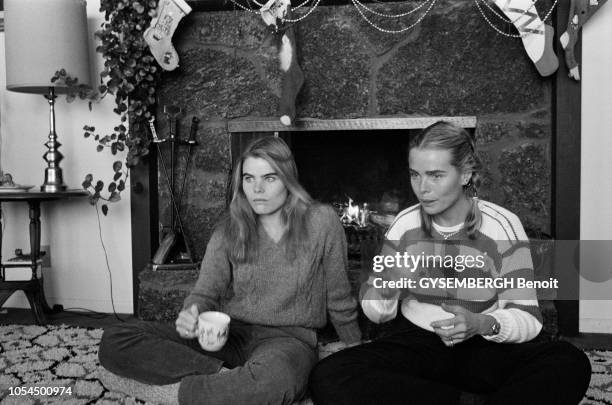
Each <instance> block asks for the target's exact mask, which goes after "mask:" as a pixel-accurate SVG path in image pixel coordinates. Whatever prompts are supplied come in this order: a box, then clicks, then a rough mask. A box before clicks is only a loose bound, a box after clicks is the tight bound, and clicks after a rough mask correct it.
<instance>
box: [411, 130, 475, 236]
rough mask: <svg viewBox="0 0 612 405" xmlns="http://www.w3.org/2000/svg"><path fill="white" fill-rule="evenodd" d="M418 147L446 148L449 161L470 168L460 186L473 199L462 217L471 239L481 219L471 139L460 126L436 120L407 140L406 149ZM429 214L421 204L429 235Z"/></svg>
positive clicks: (426, 230) (424, 229)
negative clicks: (470, 173)
mask: <svg viewBox="0 0 612 405" xmlns="http://www.w3.org/2000/svg"><path fill="white" fill-rule="evenodd" d="M414 148H419V149H426V148H427V149H440V150H448V151H449V152H450V154H451V162H450V163H451V165H452V166H454V167H456V168H457V169H458V170H459V171H461V172H472V175H471V176H470V179H469V181H468V182H467V184H466V185H464V186H463V193H464V195H465V196H466V197H468V198H469V199H470V201H471V203H472V205H471V209H470V211H469V212H468V213H467V215H466V217H465V221H464V223H465V229H466V232H467V234H468V237H469V238H470V239H474V238H475V237H476V231H478V229H479V228H480V224H481V223H482V213H481V212H480V209H479V208H478V200H477V197H478V187H479V186H480V171H481V170H482V163H481V161H480V159H479V158H478V155H476V148H475V145H474V140H473V139H472V137H471V135H470V134H469V133H468V132H467V131H466V130H465V129H463V128H461V127H458V126H456V125H454V124H452V123H450V122H447V121H438V122H436V123H435V124H432V125H430V126H429V127H427V128H425V129H424V130H423V131H421V133H419V134H418V135H417V136H415V137H414V138H413V139H411V140H410V145H409V146H408V151H410V150H412V149H414ZM431 224H432V218H431V216H430V215H429V214H427V213H426V212H425V210H424V209H423V207H421V228H422V229H423V231H424V232H425V234H426V235H428V236H430V237H431V235H432V232H431V229H432V225H431Z"/></svg>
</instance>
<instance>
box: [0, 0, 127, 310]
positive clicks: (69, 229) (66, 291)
mask: <svg viewBox="0 0 612 405" xmlns="http://www.w3.org/2000/svg"><path fill="white" fill-rule="evenodd" d="M87 3H88V5H87V10H88V20H89V21H88V23H89V29H90V38H91V40H90V53H91V60H92V61H94V60H95V66H92V69H95V74H94V75H93V76H92V77H94V78H97V77H99V76H98V72H99V71H100V67H101V66H102V59H101V57H100V55H98V54H96V53H95V44H94V41H93V32H94V31H95V30H96V29H97V27H99V25H100V22H101V21H102V15H101V14H100V13H99V11H98V10H99V8H100V3H99V0H89V1H88V2H87ZM3 37H4V34H3V33H2V44H4V38H3ZM2 46H3V45H2ZM2 54H4V49H2ZM92 65H94V64H93V63H92ZM58 68H59V67H58ZM2 69H4V66H3V67H2ZM1 77H2V79H1V80H2V81H4V80H5V74H4V72H1ZM2 92H3V95H2V97H3V105H2V123H1V124H2V126H1V131H2V150H1V160H0V162H1V166H2V169H3V170H4V171H5V172H9V173H11V174H12V175H13V176H14V179H15V181H16V182H17V183H20V184H32V185H36V186H39V185H40V184H42V183H43V181H44V168H45V166H46V163H45V162H44V161H43V159H42V155H43V153H44V152H45V150H46V148H45V147H44V146H43V143H44V142H46V139H47V134H48V132H49V126H48V125H49V124H48V106H47V102H46V100H45V99H44V98H43V97H42V96H33V95H27V94H20V93H13V92H7V91H6V89H5V86H2ZM112 106H113V102H112V98H108V99H105V100H103V102H102V103H101V104H96V105H94V107H93V111H92V112H90V111H89V110H88V107H87V103H84V102H78V101H76V102H74V103H72V104H67V103H66V101H65V100H64V99H63V98H59V99H58V102H57V103H56V122H57V124H56V127H57V133H58V136H59V141H60V143H62V144H63V145H62V147H61V148H60V151H61V152H62V154H63V155H64V160H63V161H62V162H61V167H62V168H63V173H64V182H65V183H66V184H67V185H68V186H69V187H70V188H80V187H81V186H80V184H81V182H82V181H83V179H84V177H85V175H86V174H87V173H93V174H94V177H102V180H104V181H105V182H108V180H110V175H111V174H112V170H111V165H112V162H113V161H114V160H117V158H118V157H117V156H112V155H111V154H110V153H106V152H103V153H98V152H96V145H95V144H94V142H93V141H92V140H91V139H85V138H84V137H83V130H82V127H83V125H85V124H89V125H93V126H95V127H96V129H98V130H99V131H107V130H108V131H111V130H112V127H113V126H114V125H116V123H118V122H119V120H118V116H117V115H115V114H114V113H113V112H112ZM119 159H121V157H119ZM105 176H108V178H105ZM127 189H128V190H129V184H128V185H127ZM123 199H124V200H123V201H121V202H120V203H119V204H113V205H112V206H111V209H110V213H109V216H108V217H104V216H103V215H102V214H101V213H100V222H101V231H102V237H103V241H104V245H105V247H106V251H107V254H108V261H109V266H110V270H111V272H112V277H113V297H114V304H115V309H116V311H117V312H119V313H131V312H133V303H132V256H131V224H130V201H129V193H123ZM2 209H3V210H2V216H3V221H4V224H3V226H4V240H3V246H2V248H3V253H4V255H5V256H8V255H9V254H11V255H12V252H13V251H14V250H15V248H18V247H21V248H23V249H24V251H29V239H28V233H27V227H28V223H29V219H28V214H27V208H26V206H25V205H21V204H14V203H11V204H8V203H5V204H3V206H2ZM41 222H42V244H43V245H50V247H51V262H52V263H51V264H52V267H51V268H50V269H46V270H45V273H44V275H45V293H46V295H47V299H48V301H49V303H50V304H51V305H53V304H62V305H64V307H66V308H68V307H81V308H87V309H91V310H95V311H104V312H112V310H113V308H112V305H111V300H110V294H111V293H110V291H111V290H110V280H109V274H108V270H107V267H106V260H105V256H104V251H103V248H102V244H101V241H100V237H99V231H98V219H97V216H96V210H95V208H94V207H92V206H91V205H89V203H88V202H87V199H86V198H83V199H78V200H72V201H61V202H52V203H44V204H43V205H42V219H41ZM5 306H27V301H26V300H25V297H24V296H23V294H22V293H21V292H19V293H16V294H14V295H13V297H12V298H11V299H10V300H9V301H8V302H7V303H6V304H5Z"/></svg>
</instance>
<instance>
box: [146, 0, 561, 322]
mask: <svg viewBox="0 0 612 405" xmlns="http://www.w3.org/2000/svg"><path fill="white" fill-rule="evenodd" d="M440 5H441V6H440V7H436V8H434V9H432V12H431V13H430V14H429V15H428V17H427V18H426V19H424V20H423V22H422V23H421V24H419V26H418V28H417V29H415V30H412V31H408V32H406V33H405V34H402V35H396V36H389V35H384V34H382V33H379V32H377V31H373V30H372V29H371V27H370V26H369V25H367V24H363V22H362V20H361V18H360V17H359V15H357V14H356V13H354V9H353V8H352V6H350V5H349V6H342V5H340V6H329V7H327V6H319V7H317V9H316V10H315V11H314V12H313V13H312V15H311V16H310V17H309V18H306V19H304V20H303V21H301V22H300V23H299V24H297V25H296V27H297V32H296V37H297V42H298V47H299V49H298V51H299V53H298V60H299V62H300V65H301V67H302V69H303V71H304V75H305V82H304V87H303V88H302V90H301V92H300V94H299V96H298V99H297V103H296V108H297V115H298V118H300V119H298V120H297V125H296V126H295V127H292V128H286V127H283V126H282V125H281V124H280V122H279V121H278V117H277V115H278V101H279V98H278V95H279V94H280V91H279V84H280V80H279V69H278V61H277V59H276V56H277V54H276V51H275V49H270V48H267V47H265V46H263V45H262V39H263V37H264V36H265V27H264V25H263V23H261V21H260V20H259V19H258V16H257V15H251V13H242V12H239V11H225V12H193V13H192V14H190V15H189V17H188V18H185V19H184V20H183V21H182V22H181V25H180V26H179V28H178V29H177V31H176V33H175V35H174V37H173V44H174V45H175V47H176V49H177V51H178V53H179V55H180V58H181V64H180V67H179V69H177V70H176V71H173V72H170V73H166V74H165V76H164V82H163V84H162V85H161V86H160V88H159V89H158V99H159V117H163V105H167V104H175V105H178V106H180V107H183V108H184V110H185V117H183V118H182V119H181V120H180V122H179V129H178V132H179V134H183V135H182V136H186V135H187V134H188V133H189V125H190V122H191V120H190V118H191V116H197V117H198V118H200V129H199V132H198V135H197V141H198V144H199V146H198V147H197V148H195V150H194V155H193V160H192V166H191V168H190V170H189V172H188V176H187V180H186V192H185V195H184V199H183V203H182V204H183V206H182V207H181V211H182V212H183V213H184V216H185V217H184V223H185V225H186V228H187V233H188V237H189V240H190V241H191V243H192V247H193V249H192V251H194V253H195V256H196V258H198V259H200V258H201V257H202V256H203V254H204V251H205V248H206V244H207V242H208V239H209V238H210V234H211V232H212V229H213V227H214V225H215V223H216V221H217V220H218V218H219V217H220V215H221V214H222V213H223V212H224V210H225V207H226V198H227V189H228V181H229V173H230V171H231V165H232V159H233V158H234V157H235V156H237V153H239V151H240V148H241V147H243V146H244V144H245V143H247V142H248V141H249V140H250V139H251V138H252V137H254V136H261V135H262V134H274V133H275V132H277V133H278V134H279V136H282V137H283V138H285V139H287V140H288V142H289V143H290V146H291V147H292V149H293V150H294V152H295V154H296V159H297V160H298V165H299V166H300V177H301V181H302V182H303V183H304V184H305V186H306V187H307V188H308V189H309V191H310V192H311V193H312V194H313V196H315V197H316V198H318V199H320V200H322V201H324V202H327V203H333V202H341V203H342V202H348V200H347V198H346V197H347V196H348V197H351V198H352V199H353V200H354V202H355V203H359V204H363V203H364V202H367V203H368V204H371V205H372V209H374V207H375V205H376V204H382V203H386V202H389V203H390V204H389V205H388V207H392V206H393V204H394V203H395V202H396V201H399V202H398V204H397V205H398V206H397V209H401V208H403V207H405V206H407V205H409V204H410V203H411V201H412V200H411V198H412V196H411V195H410V187H409V184H408V182H407V181H408V178H407V176H404V178H402V176H401V173H402V167H401V164H405V162H406V157H405V144H406V143H407V142H408V140H409V138H410V134H411V132H413V131H416V130H418V129H419V128H424V127H425V126H427V125H428V124H429V123H433V120H435V119H436V118H435V117H438V116H454V117H463V116H470V118H471V119H472V120H473V123H472V124H471V125H465V124H463V123H461V124H459V125H461V126H463V127H468V128H474V129H473V132H474V136H475V137H476V140H477V142H478V144H479V149H480V151H481V158H482V160H483V162H484V165H485V171H484V176H483V184H482V187H481V192H480V197H481V198H483V199H487V200H490V201H492V202H495V203H498V204H500V205H502V206H504V207H506V208H508V209H510V210H511V211H513V212H515V213H516V214H517V215H518V216H519V217H520V218H521V220H522V222H523V224H524V226H525V227H526V228H531V229H536V230H540V231H543V232H545V233H551V217H552V213H551V208H552V203H551V191H552V189H551V186H552V184H551V179H552V170H551V165H552V156H551V151H552V145H553V137H552V134H553V125H552V122H553V119H554V116H553V115H554V113H555V111H556V110H555V101H554V100H553V94H554V91H555V89H554V88H553V81H552V80H549V79H543V78H542V77H540V76H539V75H538V73H537V71H536V70H535V68H534V67H533V65H532V63H531V61H530V60H529V58H528V57H527V56H526V55H525V52H524V48H523V47H522V43H521V41H520V40H514V39H508V38H506V37H502V36H499V35H491V31H490V27H488V25H486V24H483V23H482V22H481V21H480V20H479V19H478V18H476V17H477V15H476V14H475V13H474V5H473V2H472V1H469V0H445V1H442V2H441V3H440ZM384 7H385V8H386V9H388V10H387V11H386V12H387V13H400V12H402V11H405V9H406V7H407V6H406V3H385V5H384ZM474 117H477V120H478V124H477V125H476V119H475V118H474ZM421 120H429V123H424V122H420V121H421ZM165 121H166V120H165V119H160V120H158V124H159V125H160V128H158V132H159V133H167V128H164V125H166V123H165ZM409 121H412V122H418V123H419V124H418V125H413V126H411V125H412V124H409V123H408V122H409ZM399 134H402V136H399ZM362 137H363V139H364V140H363V143H364V144H368V145H369V146H368V147H367V148H368V149H367V150H366V151H365V152H364V150H363V149H364V148H365V147H364V146H362ZM367 138H369V139H368V140H367V141H366V140H365V139H367ZM378 138H380V139H383V138H384V139H385V142H384V143H385V144H387V145H389V144H391V145H395V146H394V148H393V149H394V150H387V149H384V148H383V147H382V146H381V148H380V149H378V147H379V142H378ZM400 138H401V139H400ZM340 139H343V140H340ZM345 141H346V142H348V144H347V145H346V146H345V143H346V142H345ZM314 147H317V148H318V149H314V150H315V151H316V153H315V152H313V148H314ZM327 148H329V149H330V151H327V150H326V149H327ZM395 148H397V149H395ZM332 149H335V150H336V152H335V153H334V152H332V151H331V150H332ZM340 150H341V151H342V153H340V152H339V151H340ZM366 152H371V156H368V157H371V160H370V161H372V162H381V159H380V156H384V157H388V159H387V160H385V161H384V162H382V163H380V164H379V163H372V164H371V166H370V167H364V165H363V164H362V163H360V162H363V161H364V160H363V156H364V154H365V153H366ZM313 154H316V156H312V155H313ZM334 156H335V162H339V161H343V163H342V164H343V166H342V167H345V166H350V167H351V169H353V170H347V171H346V172H344V169H343V168H340V169H338V170H337V169H334V171H335V172H336V173H337V174H338V175H339V176H338V177H340V178H341V180H338V179H334V180H333V181H336V182H340V183H341V184H342V188H340V189H338V190H335V189H334V188H335V187H336V186H335V185H334V184H333V183H332V179H328V178H327V177H324V178H323V177H321V176H320V175H318V176H316V175H313V174H311V169H310V168H308V167H312V166H314V165H315V164H316V163H314V162H316V161H317V160H316V159H319V158H321V159H322V158H325V159H326V160H328V161H329V160H332V161H334V159H333V158H334ZM304 157H308V158H309V159H310V158H312V159H314V160H312V161H310V162H308V161H306V162H304V161H303V160H304ZM339 157H341V159H339ZM178 159H179V162H182V163H183V164H184V163H185V160H184V159H185V157H184V156H179V157H178ZM181 167H183V166H181ZM356 167H358V168H359V170H354V169H355V168H356ZM404 168H405V166H404ZM362 169H363V170H362ZM379 169H380V171H378V170H379ZM330 170H331V169H330ZM361 172H365V173H367V174H362V173H361ZM389 173H391V174H389ZM404 174H405V172H404ZM387 176H390V177H387ZM336 184H338V183H336ZM157 186H158V187H157V189H158V190H159V194H158V195H157V197H158V199H157V200H156V202H157V203H158V204H157V205H154V209H155V210H157V207H159V210H158V212H156V214H157V213H158V215H156V216H155V218H156V219H158V221H156V223H155V225H156V226H157V227H159V226H161V225H165V224H167V223H168V217H169V213H170V211H169V210H168V207H169V199H168V194H167V192H165V188H166V186H165V184H164V180H163V177H162V176H158V183H157ZM364 190H365V191H364ZM351 194H352V195H351ZM336 199H339V201H335V200H336ZM376 210H380V208H379V207H376ZM390 211H391V210H390ZM143 267H144V266H143ZM141 273H142V276H141V277H140V282H141V287H144V288H141V289H140V291H139V292H137V294H138V296H139V297H141V298H142V299H141V300H140V302H139V303H138V306H139V311H140V314H141V316H142V317H143V318H148V319H151V318H153V319H160V318H163V319H173V316H174V312H173V310H175V308H176V307H177V306H180V302H181V299H182V296H184V295H185V294H186V293H187V291H188V290H189V288H190V286H191V284H192V283H193V280H194V278H195V276H196V275H197V271H196V272H194V273H193V274H187V273H185V274H181V275H179V274H167V273H165V274H153V273H151V272H145V271H141ZM158 273H159V272H158ZM136 288H137V287H136Z"/></svg>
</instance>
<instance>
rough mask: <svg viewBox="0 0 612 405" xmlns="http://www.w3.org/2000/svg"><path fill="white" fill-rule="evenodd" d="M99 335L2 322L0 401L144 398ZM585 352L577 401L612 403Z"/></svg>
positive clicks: (593, 356)
mask: <svg viewBox="0 0 612 405" xmlns="http://www.w3.org/2000/svg"><path fill="white" fill-rule="evenodd" d="M101 336H102V329H84V328H78V327H72V326H66V325H61V326H51V325H50V326H31V325H7V326H0V404H2V405H4V404H19V405H22V404H51V403H57V404H142V403H147V402H145V401H143V400H141V399H137V397H138V396H139V395H138V390H135V391H127V392H130V393H132V394H133V395H134V396H132V395H128V394H126V393H125V392H126V390H125V386H123V387H122V386H121V384H116V383H114V382H113V379H112V378H109V373H107V372H106V371H105V370H104V369H103V368H102V367H101V366H100V364H99V362H98V343H99V342H100V337H101ZM586 353H587V355H588V356H589V359H590V360H591V366H592V368H593V374H592V376H591V385H590V387H589V389H588V391H587V394H586V396H585V398H584V399H583V401H582V402H581V403H580V405H612V352H610V351H599V350H592V351H586ZM53 387H56V388H53ZM62 391H63V394H62V393H61V392H62ZM36 394H38V395H36ZM43 394H46V395H43ZM60 394H61V395H60Z"/></svg>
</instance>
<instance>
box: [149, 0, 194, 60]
mask: <svg viewBox="0 0 612 405" xmlns="http://www.w3.org/2000/svg"><path fill="white" fill-rule="evenodd" d="M190 12H191V7H189V5H188V4H187V3H186V2H185V1H184V0H159V3H157V17H155V18H153V19H152V20H151V25H150V26H149V28H147V30H146V31H145V32H144V39H145V41H146V42H147V44H148V45H149V48H151V53H152V54H153V57H155V60H156V61H157V63H159V65H160V66H161V67H162V68H163V69H164V70H174V69H176V68H177V67H178V61H179V57H178V54H177V53H176V49H174V47H173V46H172V35H173V34H174V31H175V30H176V27H177V26H178V23H179V21H180V20H181V19H182V18H183V17H184V16H186V15H187V14H189V13H190Z"/></svg>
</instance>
